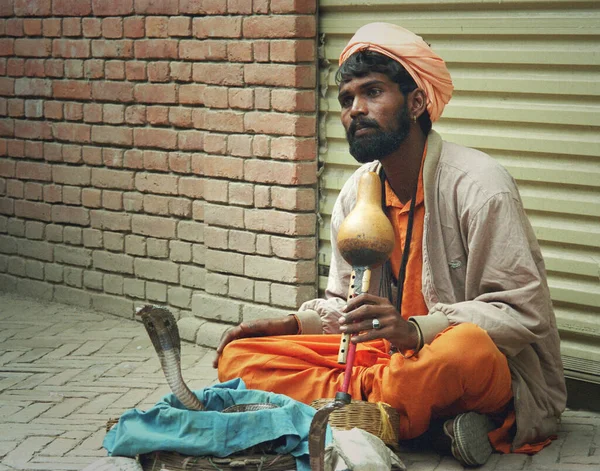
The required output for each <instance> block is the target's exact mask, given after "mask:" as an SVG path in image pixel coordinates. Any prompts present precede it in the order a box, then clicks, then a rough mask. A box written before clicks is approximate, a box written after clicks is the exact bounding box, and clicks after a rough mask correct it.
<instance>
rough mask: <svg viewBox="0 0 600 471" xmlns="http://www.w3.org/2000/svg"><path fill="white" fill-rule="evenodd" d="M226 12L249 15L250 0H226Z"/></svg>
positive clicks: (250, 11)
mask: <svg viewBox="0 0 600 471" xmlns="http://www.w3.org/2000/svg"><path fill="white" fill-rule="evenodd" d="M227 12H228V13H229V14H230V15H235V14H237V15H251V14H252V2H248V1H247V0H227Z"/></svg>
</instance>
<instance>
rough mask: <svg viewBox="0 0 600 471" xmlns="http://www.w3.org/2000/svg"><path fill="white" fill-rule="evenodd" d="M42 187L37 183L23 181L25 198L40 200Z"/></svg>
mask: <svg viewBox="0 0 600 471" xmlns="http://www.w3.org/2000/svg"><path fill="white" fill-rule="evenodd" d="M42 191H43V187H42V185H41V184H39V183H32V182H27V183H25V191H24V193H23V195H24V198H25V199H26V200H33V201H41V200H42Z"/></svg>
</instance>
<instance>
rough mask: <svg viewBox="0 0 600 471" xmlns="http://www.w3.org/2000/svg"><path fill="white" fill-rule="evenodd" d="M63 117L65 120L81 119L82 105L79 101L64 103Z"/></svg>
mask: <svg viewBox="0 0 600 471" xmlns="http://www.w3.org/2000/svg"><path fill="white" fill-rule="evenodd" d="M65 119H66V120H67V121H81V120H82V119H83V105H82V104H81V103H72V102H71V103H65Z"/></svg>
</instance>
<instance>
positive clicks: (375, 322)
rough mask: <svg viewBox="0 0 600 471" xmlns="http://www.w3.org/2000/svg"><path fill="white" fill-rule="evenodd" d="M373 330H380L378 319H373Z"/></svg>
mask: <svg viewBox="0 0 600 471" xmlns="http://www.w3.org/2000/svg"><path fill="white" fill-rule="evenodd" d="M373 328H374V329H375V330H377V329H381V322H379V319H377V318H375V319H373Z"/></svg>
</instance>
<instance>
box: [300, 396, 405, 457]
mask: <svg viewBox="0 0 600 471" xmlns="http://www.w3.org/2000/svg"><path fill="white" fill-rule="evenodd" d="M333 401H334V399H316V400H314V401H313V402H311V404H310V405H311V406H313V407H314V408H315V409H320V408H321V407H323V406H324V405H325V404H327V403H329V402H333ZM329 425H331V426H332V427H333V428H337V429H341V430H350V429H352V428H354V427H356V428H360V429H362V430H365V431H367V432H369V433H372V434H373V435H375V436H376V437H379V438H380V439H381V440H382V441H383V443H385V444H386V445H390V446H397V445H398V430H399V428H400V414H398V411H397V410H396V409H394V408H393V407H391V406H390V405H388V404H386V403H384V402H377V403H375V402H367V401H354V400H353V401H352V402H351V403H350V404H348V405H346V406H344V407H343V408H341V409H337V410H334V411H333V412H332V413H331V415H330V416H329Z"/></svg>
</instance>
